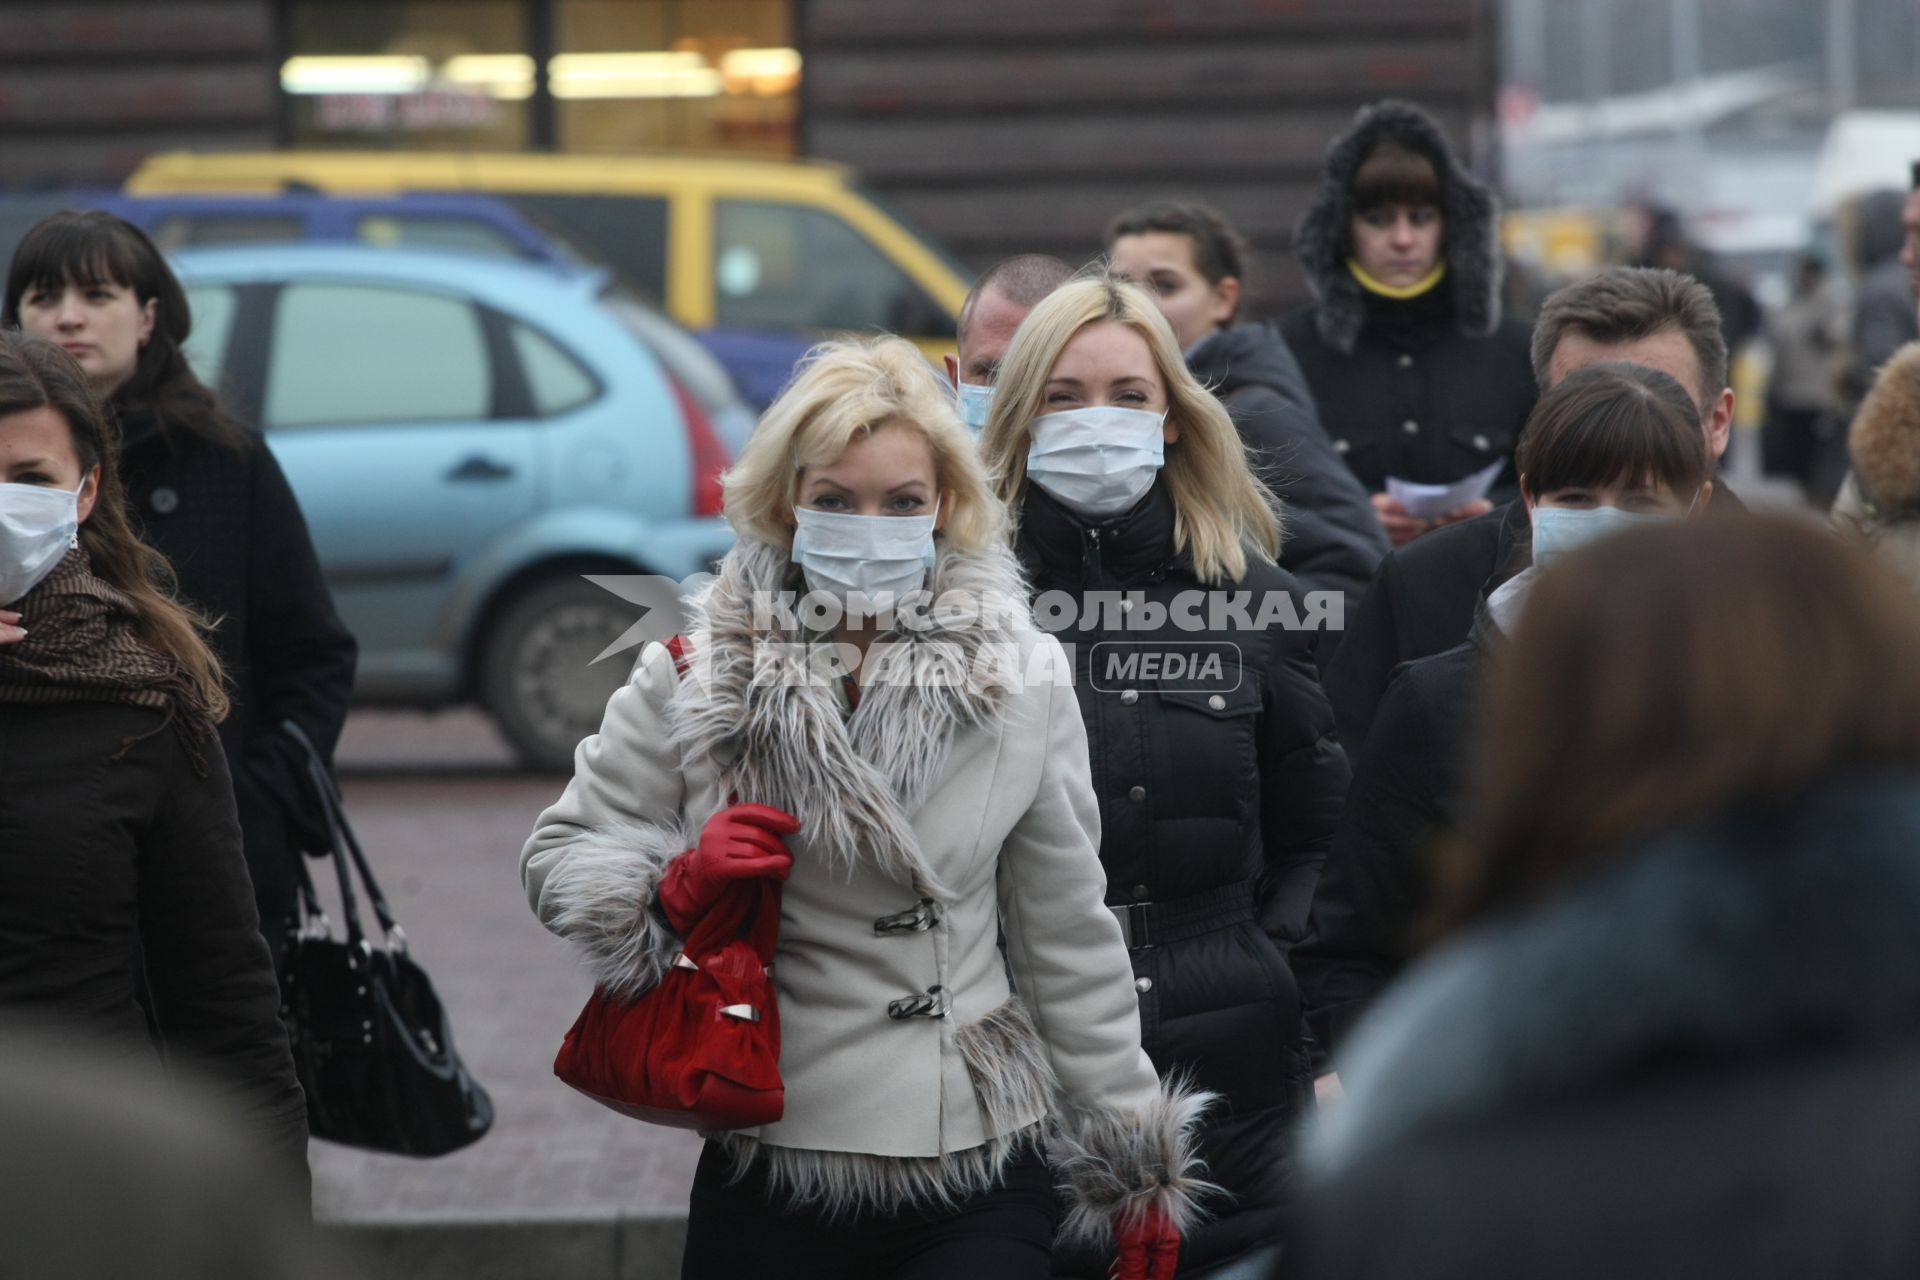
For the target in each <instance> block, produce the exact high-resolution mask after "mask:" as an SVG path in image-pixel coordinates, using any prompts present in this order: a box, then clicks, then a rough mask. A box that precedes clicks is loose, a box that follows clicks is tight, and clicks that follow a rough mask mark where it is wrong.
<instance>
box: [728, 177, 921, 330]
mask: <svg viewBox="0 0 1920 1280" xmlns="http://www.w3.org/2000/svg"><path fill="white" fill-rule="evenodd" d="M713 254H714V257H713V283H714V317H715V322H716V323H717V324H719V325H721V326H723V327H727V328H741V329H782V330H793V329H855V330H868V329H885V330H887V331H889V332H892V333H900V334H908V335H913V336H932V335H934V334H943V333H944V332H945V331H947V330H950V329H951V328H952V324H951V322H950V321H949V320H947V318H946V315H945V313H944V312H943V311H942V310H941V308H940V307H938V306H937V305H935V303H934V301H933V299H931V298H929V297H928V296H927V295H926V292H925V291H924V290H922V289H921V288H920V286H919V285H917V284H915V283H914V282H913V280H912V279H910V278H909V277H908V276H907V274H906V273H905V272H904V271H902V270H901V269H900V268H899V267H897V266H895V265H894V263H893V262H892V261H891V260H890V259H889V258H887V257H886V256H885V255H883V254H882V253H881V252H880V251H879V250H878V249H876V248H874V246H873V245H872V243H871V242H869V241H868V240H867V238H866V237H865V236H863V235H861V234H860V233H859V232H857V231H855V230H854V229H853V228H852V227H850V226H848V225H847V224H846V223H845V222H843V221H841V220H840V219H839V218H837V217H834V216H833V215H832V214H830V213H827V212H825V211H824V210H820V209H809V208H806V207H805V206H803V205H792V204H779V203H775V202H772V201H758V200H721V201H719V202H717V203H716V204H715V206H714V227H713Z"/></svg>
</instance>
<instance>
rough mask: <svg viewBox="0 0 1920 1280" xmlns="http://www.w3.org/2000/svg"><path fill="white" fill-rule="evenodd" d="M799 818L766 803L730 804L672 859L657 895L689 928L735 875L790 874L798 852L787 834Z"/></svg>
mask: <svg viewBox="0 0 1920 1280" xmlns="http://www.w3.org/2000/svg"><path fill="white" fill-rule="evenodd" d="M799 829H800V819H798V818H796V817H794V816H793V815H792V814H790V813H783V812H781V811H780V810H778V809H775V808H772V807H770V806H768V805H764V804H736V805H729V806H728V807H726V808H725V809H722V810H720V812H718V813H716V814H714V815H713V816H712V817H711V818H708V819H707V825H706V826H705V827H703V828H701V831H700V843H698V844H696V845H695V846H694V847H693V848H691V849H689V850H687V851H686V852H685V853H683V854H681V855H680V856H679V857H677V858H675V859H674V860H673V861H672V862H670V863H668V864H667V873H666V874H665V875H663V876H661V877H660V888H659V890H658V892H657V894H656V895H655V896H656V897H657V898H658V899H659V902H660V909H661V910H662V911H664V912H666V914H667V922H668V923H669V924H671V925H672V926H673V927H674V928H675V929H678V930H679V931H680V932H681V933H683V934H684V933H687V932H689V931H690V930H692V928H693V926H694V925H696V924H698V923H699V922H700V917H701V916H704V915H705V914H707V909H708V908H710V907H711V906H713V903H714V900H715V899H716V898H718V897H719V896H720V891H721V890H723V889H725V888H726V887H727V885H728V884H730V883H732V882H733V881H735V880H751V879H755V878H757V877H762V876H764V877H766V878H768V879H771V880H785V879H786V878H787V875H788V873H789V872H791V871H792V870H793V854H792V852H791V851H789V850H788V848H787V842H786V841H785V840H783V839H781V837H782V836H790V835H792V834H793V833H794V832H796V831H798V830H799Z"/></svg>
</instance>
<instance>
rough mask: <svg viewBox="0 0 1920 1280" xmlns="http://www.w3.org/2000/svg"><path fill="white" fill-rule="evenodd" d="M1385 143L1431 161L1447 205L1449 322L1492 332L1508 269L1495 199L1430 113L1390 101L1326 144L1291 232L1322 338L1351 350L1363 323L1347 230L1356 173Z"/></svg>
mask: <svg viewBox="0 0 1920 1280" xmlns="http://www.w3.org/2000/svg"><path fill="white" fill-rule="evenodd" d="M1383 138H1384V139H1392V140H1393V141H1394V142H1397V143H1399V144H1400V145H1401V146H1404V147H1406V148H1408V149H1409V150H1411V151H1417V152H1419V153H1420V154H1421V155H1424V156H1426V157H1427V158H1428V159H1429V160H1431V161H1432V162H1433V167H1434V171H1435V172H1436V173H1438V174H1439V175H1440V189H1441V194H1442V201H1443V203H1444V208H1442V209H1441V216H1442V218H1443V219H1444V221H1445V228H1446V259H1447V283H1446V285H1445V286H1444V287H1446V288H1450V289H1452V290H1453V305H1454V323H1455V324H1456V325H1457V326H1458V327H1459V329H1460V332H1462V333H1465V334H1469V335H1476V336H1479V335H1485V334H1489V333H1492V332H1493V330H1494V328H1495V327H1496V326H1497V325H1499V323H1500V279H1501V275H1502V273H1503V271H1504V269H1505V268H1504V264H1503V262H1502V259H1501V256H1500V225H1499V224H1500V202H1499V200H1498V199H1497V198H1496V197H1495V196H1494V194H1493V193H1492V192H1491V191H1489V190H1487V188H1486V187H1485V186H1484V185H1483V184H1482V183H1480V182H1479V181H1478V180H1476V179H1475V178H1474V177H1473V176H1472V175H1471V174H1469V173H1468V172H1467V170H1466V168H1465V167H1464V166H1463V165H1462V164H1461V163H1460V161H1459V160H1458V158H1456V157H1455V155H1454V153H1453V150H1452V148H1450V147H1449V146H1448V145H1447V139H1446V135H1445V134H1443V133H1442V132H1441V131H1440V126H1439V124H1438V123H1437V122H1436V121H1435V120H1434V118H1433V117H1432V116H1430V115H1428V114H1427V113H1426V112H1425V111H1423V110H1421V109H1420V108H1419V107H1416V106H1415V105H1413V104H1412V103H1411V102H1401V101H1398V100H1395V99H1391V98H1389V99H1387V100H1385V101H1382V102H1376V103H1374V104H1373V105H1371V106H1367V107H1362V108H1361V109H1360V112H1359V114H1358V115H1356V116H1355V117H1354V119H1353V125H1352V127H1351V128H1349V129H1348V130H1347V131H1346V132H1345V133H1343V134H1341V135H1340V136H1339V137H1337V138H1335V139H1334V140H1333V142H1332V143H1331V144H1329V146H1328V148H1327V168H1326V174H1325V178H1324V180H1323V181H1322V183H1321V186H1320V191H1319V193H1318V194H1317V195H1315V196H1314V198H1313V203H1312V204H1310V205H1308V206H1307V209H1306V212H1304V213H1303V214H1301V215H1300V221H1299V223H1298V225H1296V226H1295V228H1294V232H1293V248H1294V252H1295V253H1297V254H1298V255H1299V257H1300V264H1301V265H1302V266H1303V267H1305V268H1306V272H1307V284H1308V285H1309V286H1310V287H1311V288H1312V289H1313V294H1314V297H1316V298H1318V299H1319V302H1320V305H1319V306H1318V307H1316V308H1315V309H1314V324H1315V326H1316V327H1317V328H1318V329H1319V332H1320V337H1321V338H1322V339H1323V340H1324V341H1325V342H1326V343H1327V345H1329V346H1331V347H1333V348H1335V349H1336V350H1339V351H1352V350H1353V343H1354V340H1355V339H1356V338H1358V337H1359V336H1360V327H1361V325H1362V324H1363V323H1364V322H1365V321H1366V317H1367V300H1366V293H1365V291H1364V290H1362V289H1361V287H1360V283H1359V281H1357V280H1355V279H1354V278H1353V275H1352V273H1351V272H1349V271H1348V270H1347V258H1348V256H1349V254H1348V250H1347V245H1348V225H1349V223H1350V222H1351V221H1352V217H1353V202H1352V191H1353V175H1354V174H1355V173H1357V172H1359V169H1360V164H1361V162H1362V161H1364V160H1365V159H1366V158H1367V154H1368V153H1369V152H1370V151H1372V150H1373V148H1374V144H1376V143H1378V142H1379V141H1381V140H1382V139H1383Z"/></svg>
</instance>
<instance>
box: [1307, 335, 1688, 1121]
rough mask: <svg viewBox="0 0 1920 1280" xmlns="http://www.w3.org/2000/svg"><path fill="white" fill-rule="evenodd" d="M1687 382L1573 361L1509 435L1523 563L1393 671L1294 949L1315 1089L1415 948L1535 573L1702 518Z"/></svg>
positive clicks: (1326, 1086)
mask: <svg viewBox="0 0 1920 1280" xmlns="http://www.w3.org/2000/svg"><path fill="white" fill-rule="evenodd" d="M1695 412H1696V410H1695V406H1694V404H1693V401H1692V398H1691V397H1690V396H1689V395H1688V393H1687V392H1686V391H1685V390H1684V389H1683V388H1682V387H1681V386H1680V384H1679V383H1677V382H1675V381H1674V380H1673V379H1672V378H1669V377H1668V376H1667V375H1666V374H1664V373H1661V372H1659V371H1658V370H1655V369H1649V368H1647V367H1646V366H1644V365H1636V364H1626V363H1619V362H1615V363H1603V364H1596V365H1589V366H1587V367H1586V368H1584V369H1579V370H1576V371H1574V372H1573V373H1570V374H1568V375H1567V376H1566V377H1565V378H1563V379H1561V380H1560V382H1559V383H1557V384H1555V386H1554V388H1553V390H1551V391H1549V392H1547V394H1546V395H1544V396H1542V397H1541V398H1540V403H1539V404H1538V405H1536V406H1535V407H1534V410H1533V414H1532V416H1531V417H1529V418H1528V419H1527V429H1526V431H1525V432H1524V433H1523V434H1522V435H1521V437H1520V449H1519V452H1518V454H1517V459H1516V460H1517V462H1518V465H1519V467H1520V493H1521V499H1522V501H1524V502H1525V503H1526V505H1527V512H1528V517H1529V523H1530V524H1531V527H1532V534H1533V536H1532V539H1531V542H1530V548H1529V556H1528V563H1527V566H1526V567H1525V568H1524V569H1522V570H1521V571H1520V572H1519V573H1517V574H1516V575H1515V576H1513V577H1512V578H1509V579H1508V580H1507V581H1506V582H1505V583H1503V584H1502V585H1501V586H1500V587H1499V588H1498V589H1497V590H1495V591H1493V592H1492V593H1491V594H1490V595H1488V597H1487V598H1486V600H1485V601H1483V602H1482V604H1481V606H1480V610H1479V613H1478V615H1477V616H1476V618H1475V620H1474V626H1473V631H1472V633H1471V634H1470V635H1469V636H1468V638H1467V639H1466V641H1465V642H1463V643H1461V644H1458V645H1455V646H1454V647H1453V648H1451V649H1448V650H1447V651H1446V652H1444V653H1438V654H1434V655H1433V656H1431V657H1426V658H1420V659H1417V660H1416V661H1413V662H1409V663H1406V664H1405V665H1404V666H1401V667H1400V668H1398V669H1397V670H1396V671H1395V672H1394V675H1393V681H1392V683H1391V684H1389V685H1388V686H1387V691H1386V696H1384V697H1383V698H1382V699H1381V700H1380V712H1379V715H1378V716H1377V717H1376V719H1375V721H1374V731H1373V732H1372V733H1371V734H1369V735H1368V737H1367V742H1366V746H1365V747H1364V748H1362V749H1361V750H1360V751H1359V752H1358V753H1357V754H1356V756H1355V757H1354V768H1353V786H1352V788H1351V789H1350V790H1349V791H1348V793H1347V803H1346V808H1345V809H1344V810H1343V812H1342V814H1341V819H1340V826H1339V828H1338V830H1337V831H1336V832H1335V835H1334V841H1333V852H1332V853H1331V854H1330V855H1329V856H1328V858H1327V865H1326V869H1325V870H1324V872H1322V874H1321V877H1320V883H1319V885H1318V886H1317V887H1316V889H1315V891H1314V897H1313V911H1312V916H1311V927H1310V929H1309V931H1308V933H1309V937H1308V940H1307V941H1306V942H1303V943H1301V944H1300V945H1299V946H1297V947H1295V948H1294V950H1293V956H1292V959H1293V967H1294V972H1295V973H1296V974H1297V975H1298V976H1299V979H1300V986H1301V989H1302V990H1303V991H1304V992H1305V993H1306V997H1307V1003H1308V1020H1309V1022H1310V1023H1311V1025H1312V1027H1313V1032H1314V1041H1315V1046H1314V1047H1315V1050H1316V1053H1317V1054H1319V1055H1320V1057H1319V1058H1317V1059H1316V1062H1315V1068H1316V1070H1317V1071H1319V1072H1321V1073H1322V1077H1321V1082H1320V1083H1319V1088H1320V1091H1321V1092H1322V1093H1323V1094H1327V1093H1330V1092H1332V1091H1334V1090H1335V1089H1337V1085H1335V1084H1334V1083H1333V1082H1332V1081H1331V1080H1328V1079H1327V1078H1326V1073H1327V1072H1329V1071H1332V1070H1337V1069H1338V1068H1339V1066H1340V1064H1341V1060H1342V1058H1343V1053H1344V1049H1345V1047H1346V1045H1347V1042H1348V1039H1349V1033H1350V1030H1351V1028H1352V1026H1353V1024H1354V1023H1355V1022H1356V1021H1357V1020H1358V1019H1359V1018H1360V1016H1361V1015H1362V1014H1363V1013H1365V1011H1366V1010H1367V1009H1368V1007H1370V1006H1371V1005H1372V1004H1373V1002H1374V1001H1375V999H1377V998H1378V996H1379V994H1380V992H1381V991H1382V990H1383V989H1384V988H1385V987H1386V986H1387V984H1389V983H1390V982H1392V981H1393V980H1394V979H1395V977H1397V976H1398V975H1399V973H1400V971H1401V970H1402V969H1403V968H1404V967H1405V966H1406V963H1407V961H1408V959H1409V957H1410V953H1411V948H1412V944H1413V942H1414V937H1413V934H1414V932H1415V928H1416V925H1417V923H1418V920H1419V918H1420V916H1421V915H1422V914H1424V912H1425V910H1426V907H1427V903H1428V894H1427V885H1426V876H1425V871H1426V868H1425V866H1424V861H1423V859H1424V855H1425V853H1426V849H1427V846H1428V845H1429V843H1431V841H1432V840H1433V839H1435V838H1436V837H1438V836H1441V835H1446V834H1453V833H1455V832H1457V831H1458V829H1459V823H1460V819H1461V812H1460V810H1461V808H1462V806H1463V802H1464V799H1465V796H1464V792H1465V790H1466V787H1467V784H1468V783H1469V782H1470V781H1471V779H1470V777H1469V775H1468V774H1467V773H1466V771H1465V764H1466V761H1465V759H1464V755H1465V752H1464V750H1463V744H1464V743H1465V741H1466V738H1467V734H1468V728H1469V725H1470V724H1471V723H1472V722H1473V721H1474V720H1475V719H1476V718H1477V717H1478V713H1479V710H1480V686H1481V681H1482V677H1483V674H1484V672H1485V670H1486V668H1487V666H1488V664H1489V663H1492V662H1497V661H1498V660H1499V655H1500V653H1501V651H1502V650H1503V649H1504V648H1505V646H1506V644H1507V641H1508V637H1509V636H1511V635H1512V633H1513V629H1514V626H1515V625H1516V623H1517V622H1518V620H1519V618H1520V617H1521V616H1522V615H1523V613H1524V612H1525V609H1526V607H1527V597H1528V596H1529V594H1530V593H1531V592H1532V590H1533V588H1534V585H1535V584H1536V583H1537V582H1538V581H1539V579H1540V575H1541V573H1542V572H1543V571H1545V570H1547V568H1548V566H1550V565H1551V564H1552V562H1553V561H1555V560H1557V559H1558V558H1560V557H1561V556H1563V555H1565V554H1566V553H1567V552H1568V551H1570V550H1572V549H1574V548H1576V547H1579V546H1581V545H1583V544H1585V543H1588V542H1591V541H1593V540H1595V539H1598V538H1603V537H1606V536H1607V535H1608V534H1610V533H1613V532H1615V531H1617V530H1620V529H1624V528H1633V527H1636V526H1639V525H1643V524H1647V523H1652V522H1658V521H1662V520H1680V519H1685V518H1688V517H1691V516H1698V515H1700V514H1702V513H1704V512H1705V511H1706V510H1707V509H1708V504H1709V502H1710V501H1711V499H1712V497H1713V481H1712V478H1711V477H1712V475H1713V469H1712V462H1711V459H1710V457H1709V455H1708V453H1707V447H1706V441H1705V440H1704V439H1703V438H1702V437H1701V434H1700V425H1699V422H1698V420H1697V419H1696V417H1695Z"/></svg>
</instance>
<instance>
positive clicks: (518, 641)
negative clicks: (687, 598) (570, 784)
mask: <svg viewBox="0 0 1920 1280" xmlns="http://www.w3.org/2000/svg"><path fill="white" fill-rule="evenodd" d="M639 616H640V610H639V609H637V608H635V607H634V606H633V605H631V604H628V603H627V602H626V601H624V600H622V599H620V598H619V597H618V596H616V595H614V594H612V593H611V592H609V591H605V590H603V589H601V588H600V587H596V586H594V585H593V584H592V583H591V582H587V581H585V580H584V579H582V578H578V577H564V578H550V579H548V580H547V581H545V582H541V583H537V584H535V585H534V586H532V587H529V588H527V589H526V590H524V591H522V592H520V593H519V594H518V595H516V596H515V597H514V598H513V600H512V601H511V602H510V603H509V604H508V605H507V608H506V610H505V611H504V612H503V613H501V614H500V615H498V618H497V619H496V621H495V622H494V624H493V634H492V635H490V636H488V637H486V639H485V641H484V645H485V647H484V649H483V650H482V653H481V658H480V701H481V703H482V705H484V706H485V707H486V709H487V713H488V714H489V715H491V716H492V717H493V720H494V723H495V724H497V725H499V726H500V732H501V733H503V734H505V735H506V738H507V741H508V742H510V743H511V744H512V745H513V748H514V750H515V751H517V752H519V753H520V758H521V759H522V760H523V761H524V762H525V763H526V764H527V766H528V767H529V768H533V769H540V770H546V771H553V772H568V771H570V770H572V768H573V749H574V747H575V746H577V745H578V744H579V742H580V740H581V739H582V738H584V737H587V736H588V735H589V734H592V733H595V732H598V730H599V728H600V718H601V715H602V714H603V713H604V712H605V711H606V707H607V699H608V698H611V697H612V696H613V693H614V690H616V689H618V688H619V687H620V686H621V685H622V684H624V683H625V682H626V679H627V676H628V675H629V674H630V673H631V672H632V670H633V664H634V662H635V661H636V660H637V659H638V657H639V654H638V653H637V652H636V651H634V650H625V651H623V652H620V653H616V654H613V655H611V656H609V657H607V658H605V659H603V660H602V661H600V662H595V661H594V658H595V656H597V655H598V654H599V653H600V652H601V651H602V650H604V649H605V648H606V647H607V646H608V645H610V644H612V643H613V642H614V641H615V640H617V639H619V638H620V636H621V634H622V633H623V632H625V631H626V629H627V628H628V627H630V626H632V625H633V623H634V622H635V620H636V619H638V618H639Z"/></svg>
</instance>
